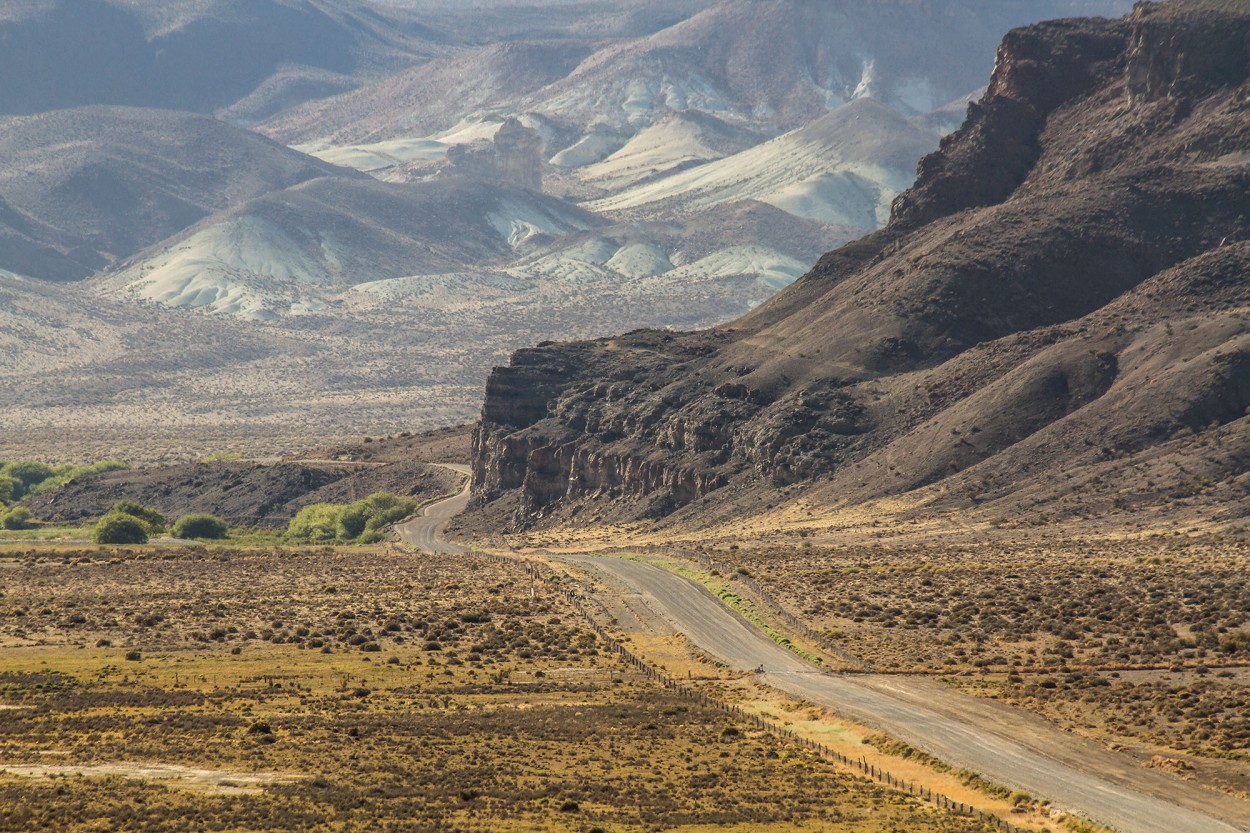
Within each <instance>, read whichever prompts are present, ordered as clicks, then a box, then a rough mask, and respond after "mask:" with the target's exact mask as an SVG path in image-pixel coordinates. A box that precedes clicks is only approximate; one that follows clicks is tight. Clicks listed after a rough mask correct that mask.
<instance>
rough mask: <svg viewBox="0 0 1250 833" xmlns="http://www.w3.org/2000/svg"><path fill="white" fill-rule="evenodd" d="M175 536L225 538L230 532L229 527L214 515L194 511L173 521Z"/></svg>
mask: <svg viewBox="0 0 1250 833" xmlns="http://www.w3.org/2000/svg"><path fill="white" fill-rule="evenodd" d="M173 533H174V537H175V538H212V539H220V538H225V537H226V536H227V535H229V534H230V527H229V526H227V525H226V522H225V521H223V520H222V519H221V518H219V517H217V516H216V515H208V514H205V513H195V514H191V515H183V516H182V517H181V518H179V519H178V520H177V522H175V523H174V528H173Z"/></svg>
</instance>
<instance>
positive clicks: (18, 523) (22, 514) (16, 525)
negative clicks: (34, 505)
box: [0, 506, 33, 529]
mask: <svg viewBox="0 0 1250 833" xmlns="http://www.w3.org/2000/svg"><path fill="white" fill-rule="evenodd" d="M32 517H33V516H32V515H31V514H30V510H29V509H27V508H26V507H25V506H14V507H13V508H12V509H10V510H9V511H8V512H6V513H5V515H4V517H2V518H0V526H2V527H4V528H5V529H28V528H29V527H30V526H31V518H32Z"/></svg>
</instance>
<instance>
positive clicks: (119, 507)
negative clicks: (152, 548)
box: [111, 500, 165, 535]
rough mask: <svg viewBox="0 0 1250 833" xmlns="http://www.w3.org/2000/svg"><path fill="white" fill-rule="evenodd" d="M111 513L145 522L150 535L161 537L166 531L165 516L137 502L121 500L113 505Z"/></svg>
mask: <svg viewBox="0 0 1250 833" xmlns="http://www.w3.org/2000/svg"><path fill="white" fill-rule="evenodd" d="M111 511H112V512H120V513H121V514H123V515H130V516H131V517H132V518H138V519H139V520H141V521H143V523H144V524H145V525H146V526H147V528H148V534H149V535H159V534H161V533H162V532H164V531H165V516H164V515H162V514H161V513H160V512H157V511H156V510H155V509H152V508H151V507H148V506H144V505H143V504H141V503H139V502H138V501H136V500H119V501H117V503H114V504H113V508H112V510H111Z"/></svg>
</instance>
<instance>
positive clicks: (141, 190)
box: [0, 106, 364, 280]
mask: <svg viewBox="0 0 1250 833" xmlns="http://www.w3.org/2000/svg"><path fill="white" fill-rule="evenodd" d="M330 174H334V175H339V176H343V177H348V178H361V179H363V178H364V177H362V176H360V175H359V174H356V173H355V172H353V171H346V170H343V169H340V168H335V167H334V166H332V165H328V164H326V163H324V162H321V161H320V160H317V159H313V158H311V157H308V156H304V155H303V154H300V153H296V152H295V151H292V150H290V149H288V148H285V147H282V146H281V145H279V144H277V143H276V142H272V141H270V140H268V139H265V138H263V137H261V136H257V135H256V134H255V133H252V132H250V131H246V130H239V129H237V128H234V127H230V126H229V125H227V124H225V123H223V122H220V121H217V120H215V119H211V118H208V117H206V116H197V115H192V114H189V113H177V112H173V111H169V110H154V109H147V108H135V107H103V106H96V107H82V108H76V109H71V110H55V111H52V112H49V113H41V114H38V115H33V116H9V117H2V118H0V269H4V270H7V271H9V272H15V273H17V274H19V275H26V276H28V277H34V278H44V279H49V280H75V279H78V278H84V277H87V276H88V275H90V274H92V273H93V272H95V271H97V270H99V269H101V268H103V267H105V266H107V265H108V264H110V263H112V262H114V261H116V260H118V259H121V258H124V257H128V256H129V255H131V254H134V253H135V252H136V251H138V250H139V249H141V248H143V247H144V246H148V245H151V244H153V243H155V242H157V241H159V240H161V239H163V238H165V237H168V236H169V235H171V234H174V233H175V232H178V231H181V230H182V229H183V228H185V227H187V226H189V225H191V224H193V223H195V222H196V221H198V220H200V219H201V218H203V217H205V216H206V215H208V214H210V213H213V212H215V211H221V210H223V209H226V208H230V207H232V206H234V205H236V204H237V203H240V202H243V201H245V200H248V199H252V198H254V197H258V196H260V195H262V194H265V193H267V192H269V191H273V190H276V189H282V188H286V187H288V186H291V185H294V184H296V183H299V182H304V181H306V180H309V179H312V178H314V177H321V176H327V175H330Z"/></svg>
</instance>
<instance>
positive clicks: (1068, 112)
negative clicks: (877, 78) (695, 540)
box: [474, 0, 1250, 528]
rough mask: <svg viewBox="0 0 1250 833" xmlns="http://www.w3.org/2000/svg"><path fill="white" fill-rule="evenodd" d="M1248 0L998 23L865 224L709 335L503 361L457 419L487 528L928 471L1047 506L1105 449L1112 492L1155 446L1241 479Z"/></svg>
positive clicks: (724, 510) (903, 481) (683, 510)
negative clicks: (967, 82) (970, 79)
mask: <svg viewBox="0 0 1250 833" xmlns="http://www.w3.org/2000/svg"><path fill="white" fill-rule="evenodd" d="M1248 6H1250V4H1246V3H1244V2H1219V0H1188V1H1187V0H1173V2H1169V3H1163V4H1139V6H1138V7H1137V8H1136V9H1135V10H1134V12H1133V13H1132V14H1131V15H1129V16H1128V17H1127V18H1125V19H1123V20H1116V21H1107V20H1070V21H1056V22H1051V23H1045V24H1039V25H1036V26H1031V27H1027V28H1025V29H1021V30H1017V31H1015V32H1012V33H1011V34H1009V35H1008V36H1007V37H1006V38H1005V40H1004V41H1003V45H1002V47H1001V49H1000V51H999V55H998V62H997V66H996V68H995V71H994V75H993V77H992V79H991V82H990V85H989V87H988V90H987V92H986V94H985V97H984V98H983V99H982V100H981V101H980V102H978V103H977V104H975V105H973V106H972V107H970V109H969V114H968V118H967V121H966V122H965V124H964V125H963V127H962V128H961V129H960V130H959V131H957V132H956V133H955V134H953V135H951V136H950V137H948V138H947V139H946V140H945V141H943V143H942V146H941V148H940V149H939V150H938V151H937V152H936V153H934V154H933V155H931V156H929V157H927V158H926V159H925V160H923V161H922V162H921V164H920V166H919V176H918V179H917V182H916V184H915V186H914V187H913V188H912V189H910V190H909V191H907V192H905V193H904V194H902V195H901V196H900V197H899V198H898V200H897V201H896V203H895V205H894V209H893V216H892V220H891V222H890V224H889V225H888V226H887V227H886V228H885V229H883V230H882V231H880V232H877V233H875V234H872V235H869V236H868V237H866V238H863V239H861V240H858V241H855V242H854V243H851V244H848V245H847V246H845V247H843V248H842V249H839V250H837V251H835V252H831V253H830V254H828V255H826V256H825V257H824V258H823V259H822V260H821V261H820V263H819V264H818V265H817V266H816V268H815V269H813V270H812V272H811V273H809V274H808V275H806V276H805V277H803V278H802V279H800V280H799V281H798V282H797V283H795V284H794V285H793V286H791V287H790V288H788V289H786V290H784V291H783V292H781V293H779V294H778V295H777V296H776V297H774V298H773V299H772V300H770V301H769V302H768V303H767V304H765V305H764V306H762V307H761V308H759V309H757V310H755V311H754V312H752V313H751V314H749V315H747V316H745V317H744V318H742V319H739V320H738V321H735V322H732V323H731V324H729V325H726V326H724V327H721V328H718V329H715V330H712V331H707V332H700V333H663V332H636V333H631V334H628V335H625V336H621V337H618V338H614V339H604V340H600V341H593V342H582V343H577V344H548V345H543V346H540V347H537V348H534V349H532V350H524V351H521V352H519V353H518V354H517V355H516V356H515V357H514V358H513V361H512V363H511V365H510V366H509V367H505V368H499V369H497V370H496V371H495V373H494V374H493V375H492V377H491V380H490V382H489V384H488V388H487V397H486V403H485V406H484V408H483V418H482V423H481V425H480V427H479V428H478V431H477V434H476V436H475V441H474V487H475V490H476V493H477V498H478V510H477V511H478V513H479V517H480V518H483V519H488V520H489V521H490V523H492V524H495V525H498V524H501V523H502V524H504V525H511V526H512V527H514V528H520V527H525V526H529V525H532V524H534V523H538V522H544V521H546V520H549V519H553V518H557V519H568V518H573V517H577V516H579V515H585V514H587V513H589V514H591V515H593V516H594V517H597V518H606V519H618V520H624V519H630V518H641V517H665V518H672V519H674V520H675V521H678V520H679V521H681V522H684V523H702V522H712V521H714V520H716V519H718V518H723V517H728V516H732V515H734V514H735V513H736V514H739V515H740V514H742V513H744V512H749V511H752V508H753V507H755V506H758V505H759V504H760V503H761V502H762V501H766V500H773V499H775V498H776V497H777V495H779V494H783V493H784V494H786V495H789V496H790V497H791V498H794V497H795V495H797V494H800V493H801V494H802V496H803V498H804V499H805V500H809V501H826V502H842V503H847V502H856V501H863V500H868V499H872V498H876V497H881V496H884V495H891V494H900V493H904V492H908V491H911V490H916V489H921V488H924V487H928V486H932V485H933V484H937V483H941V484H943V487H944V489H943V494H944V495H945V497H944V498H943V499H948V500H967V501H972V502H973V503H975V504H978V505H980V504H984V503H994V502H995V501H998V502H1003V501H1006V502H1010V501H1011V500H1013V499H1015V498H1013V497H1012V495H1016V494H1020V493H1023V492H1025V491H1029V490H1033V493H1035V494H1036V495H1039V497H1037V500H1038V501H1039V502H1042V503H1044V502H1045V501H1047V500H1050V501H1052V502H1054V501H1058V500H1060V497H1061V496H1059V493H1058V492H1055V491H1054V490H1053V489H1052V491H1051V492H1047V489H1048V488H1050V486H1049V485H1048V484H1053V483H1055V482H1058V480H1057V478H1060V477H1062V472H1064V470H1065V469H1069V468H1072V467H1077V468H1079V467H1087V468H1091V470H1092V469H1094V468H1098V467H1099V466H1102V467H1104V468H1107V467H1110V468H1114V469H1115V470H1116V471H1117V472H1119V474H1117V475H1116V476H1117V477H1121V478H1122V482H1121V483H1120V485H1119V486H1117V488H1118V489H1119V494H1120V495H1121V496H1122V495H1123V494H1125V493H1126V492H1125V489H1128V490H1129V491H1132V488H1130V487H1132V484H1133V482H1135V481H1132V477H1133V475H1132V474H1131V471H1132V466H1131V465H1130V464H1129V463H1124V462H1123V461H1125V460H1129V461H1131V460H1134V459H1138V458H1140V461H1144V460H1145V459H1146V458H1147V457H1149V459H1151V460H1154V459H1156V458H1157V457H1158V456H1159V454H1161V453H1163V452H1162V450H1163V449H1165V448H1166V449H1170V450H1169V451H1168V452H1167V453H1169V454H1172V453H1175V454H1179V455H1180V458H1183V459H1189V457H1197V456H1200V455H1205V456H1204V457H1203V459H1219V460H1222V461H1223V462H1221V463H1218V464H1203V466H1201V468H1202V470H1203V475H1202V478H1203V480H1204V482H1210V483H1215V484H1220V483H1225V482H1232V480H1233V479H1235V477H1236V476H1237V475H1238V474H1239V473H1240V472H1241V471H1244V468H1245V466H1246V463H1247V461H1250V430H1246V429H1248V428H1250V425H1247V424H1246V423H1247V422H1250V418H1247V416H1246V409H1247V407H1248V406H1250V389H1248V388H1250V385H1248V383H1247V382H1246V381H1245V380H1246V379H1247V378H1250V375H1247V374H1246V373H1245V371H1246V370H1247V369H1250V242H1247V241H1250V82H1248V81H1247V78H1248V77H1250V70H1248V68H1250V8H1248ZM1217 440H1218V442H1219V443H1222V444H1223V445H1222V446H1221V448H1222V449H1223V451H1222V452H1221V453H1219V454H1213V453H1212V452H1211V448H1210V444H1211V443H1213V442H1216V441H1217ZM1204 444H1205V449H1206V450H1205V451H1201V450H1199V449H1200V448H1202V447H1204ZM1187 449H1188V450H1187ZM1143 455H1144V456H1143ZM1152 455H1153V456H1152ZM1187 455H1188V456H1187ZM1117 461H1118V462H1117ZM1239 461H1240V462H1239ZM1141 465H1142V466H1145V465H1146V464H1145V462H1141ZM1181 465H1182V468H1184V464H1183V463H1182V464H1181ZM1239 466H1240V467H1241V468H1240V470H1239V469H1238V467H1239ZM1193 468H1194V469H1197V468H1198V467H1197V466H1194V467H1193ZM1108 470H1110V469H1108ZM1124 478H1127V479H1124ZM1126 484H1127V485H1126ZM783 487H784V488H785V489H786V490H785V491H784V492H783V491H781V490H782V489H783ZM792 487H797V488H798V489H799V492H795V491H794V488H792ZM1139 491H1141V490H1139ZM1148 491H1149V490H1145V491H1143V494H1144V493H1146V492H1148ZM1052 492H1053V494H1052ZM1133 493H1134V494H1136V492H1133ZM1048 494H1049V495H1051V496H1050V497H1045V495H1048ZM1152 494H1153V493H1152ZM1230 495H1232V496H1233V497H1236V496H1237V495H1241V496H1242V497H1244V492H1236V493H1230ZM1231 499H1232V498H1231V497H1230V500H1231ZM1237 499H1238V500H1240V499H1241V498H1237ZM1143 500H1145V498H1143ZM1234 503H1236V501H1234ZM1003 505H1006V504H1005V503H1004V504H1003ZM1116 505H1117V506H1119V505H1120V504H1119V503H1117V504H1116ZM1236 505H1238V506H1240V505H1241V504H1236ZM1230 511H1241V510H1230Z"/></svg>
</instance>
